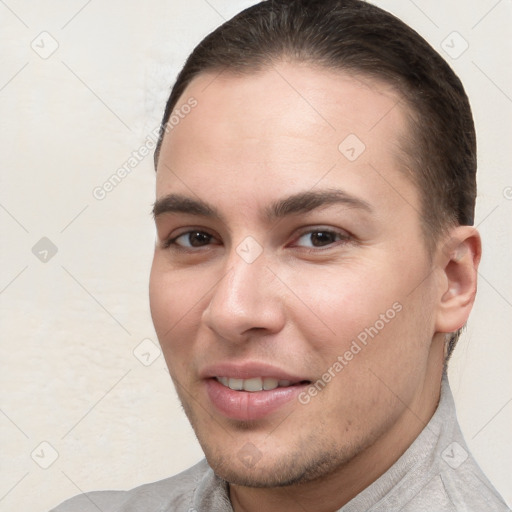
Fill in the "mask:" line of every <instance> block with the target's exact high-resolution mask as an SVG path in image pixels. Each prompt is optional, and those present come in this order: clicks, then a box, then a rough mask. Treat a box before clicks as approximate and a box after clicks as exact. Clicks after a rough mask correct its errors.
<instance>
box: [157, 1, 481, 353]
mask: <svg viewBox="0 0 512 512" xmlns="http://www.w3.org/2000/svg"><path fill="white" fill-rule="evenodd" d="M283 59H288V60H291V61H296V62H306V63H308V62H309V63H314V64H315V65H320V66H323V67H325V68H328V69H334V70H342V71H348V72H351V73H354V74H358V75H362V76H368V77H371V78H377V79H380V80H382V81H385V82H387V83H389V84H391V85H392V86H393V87H394V88H395V89H396V90H397V91H398V92H399V93H400V95H401V97H403V99H404V100H405V102H406V104H407V105H408V106H409V109H408V114H409V117H410V134H409V136H408V137H407V139H405V140H403V141H402V143H403V144H402V146H403V147H402V148H401V149H402V152H403V155H404V158H403V163H404V164H405V165H404V167H405V168H406V170H407V173H408V176H410V178H411V179H412V181H413V182H414V183H415V185H416V186H417V187H418V190H419V191H420V196H421V208H422V211H421V214H422V226H423V230H424V233H425V240H426V243H427V247H428V248H429V249H430V250H431V249H432V248H433V247H435V245H436V243H437V240H438V238H439V236H440V234H441V233H443V232H444V230H445V229H446V228H447V227H449V226H451V225H454V224H460V225H472V224H473V222H474V209H475V199H476V136H475V128H474V124H473V117H472V114H471V108H470V105H469V101H468V98H467V95H466V93H465V91H464V88H463V86H462V83H461V81H460V80H459V78H458V77H457V76H456V75H455V73H454V72H453V70H452V69H451V68H450V66H449V65H448V64H447V63H446V62H445V60H444V59H443V58H442V57H441V56H440V55H439V54H438V53H437V52H436V51H435V50H434V49H433V48H432V47H431V46H430V45H429V44H428V43H427V42H426V41H425V39H423V38H422V37H421V36H420V35H419V34H418V33H417V32H416V31H414V30H413V29H412V28H410V27H409V26H408V25H406V24H405V23H403V22H402V21H401V20H399V19H398V18H396V17H395V16H393V15H392V14H390V13H388V12H386V11H384V10H382V9H380V8H378V7H376V6H374V5H372V4H369V3H367V2H365V1H362V0H273V1H272V0H269V1H264V2H261V3H258V4H256V5H254V6H252V7H249V8H248V9H246V10H244V11H242V12H241V13H239V14H238V15H236V16H235V17H234V18H232V19H231V20H229V21H227V22H226V23H224V24H223V25H221V26H220V27H219V28H217V29H216V30H215V31H213V32H212V33H211V34H209V35H208V36H207V37H205V38H204V39H203V40H202V41H201V42H200V43H199V45H197V47H196V48H195V49H194V51H193V52H192V54H191V55H190V56H189V57H188V59H187V61H186V63H185V65H184V67H183V69H182V70H181V72H180V73H179V75H178V78H177V80H176V83H175V84H174V86H173V88H172V91H171V95H170V97H169V100H168V102H167V105H166V108H165V113H164V116H163V119H162V124H161V127H160V136H159V140H158V143H157V147H156V150H155V167H156V165H157V163H158V157H159V153H160V147H161V144H162V140H163V138H164V135H165V127H166V125H167V122H168V120H169V117H170V115H171V113H172V111H173V109H174V107H175V106H176V104H177V102H178V100H179V99H180V97H181V96H182V94H183V92H184V91H185V89H186V88H187V86H188V85H189V84H190V82H191V81H192V80H193V79H194V78H195V77H197V76H198V75H199V74H201V73H204V72H222V71H229V72H232V73H237V74H251V73H254V72H255V71H257V70H260V69H264V68H265V67H268V66H269V65H272V64H273V63H275V62H278V61H279V60H283ZM459 334H460V331H457V332H456V333H454V334H453V335H452V337H451V339H450V342H449V345H448V357H449V355H450V354H451V352H452V350H453V348H454V346H455V343H456V341H457V339H458V337H459Z"/></svg>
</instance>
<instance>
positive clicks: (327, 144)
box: [157, 63, 415, 201]
mask: <svg viewBox="0 0 512 512" xmlns="http://www.w3.org/2000/svg"><path fill="white" fill-rule="evenodd" d="M191 98H193V99H194V100H195V101H196V102H197V106H195V107H194V108H193V109H192V110H190V109H188V108H187V109H184V110H183V112H185V111H186V112H189V111H190V112H189V113H188V114H187V115H183V113H182V115H181V116H179V118H180V121H179V123H178V124H176V125H175V126H172V127H171V129H170V130H169V132H168V133H167V134H166V136H165V138H164V141H163V144H162V150H161V155H160V161H159V167H158V172H157V195H162V194H164V193H167V192H168V191H169V190H168V189H169V188H173V191H174V189H176V188H178V189H179V188H182V189H183V191H185V190H186V189H187V188H189V186H194V187H196V186H199V187H201V189H204V190H208V189H210V190H213V188H212V187H217V188H218V187H219V180H226V182H228V181H229V180H233V179H234V180H237V186H238V190H240V191H241V190H243V187H244V185H247V184H249V186H248V188H247V190H246V191H247V193H256V192H257V191H258V190H261V192H266V193H267V194H272V191H271V190H270V188H271V187H269V184H271V185H274V186H275V187H276V188H279V187H281V188H282V187H284V186H287V187H288V188H289V189H293V187H294V186H297V187H299V186H300V185H301V184H302V186H303V187H306V188H308V187H312V186H314V185H315V183H317V182H318V181H319V180H323V181H324V183H323V184H324V185H327V186H333V185H335V184H341V183H343V184H347V186H348V187H349V188H350V187H352V188H358V189H364V188H365V187H366V188H367V187H368V186H369V185H371V183H372V182H373V186H374V188H378V187H376V185H377V182H376V180H375V177H376V176H377V175H382V176H384V175H385V178H384V180H382V179H380V180H378V181H379V183H378V184H379V185H380V189H381V190H380V191H379V190H377V189H376V190H374V194H380V195H382V194H385V193H386V190H385V189H386V188H387V189H389V187H390V184H391V187H392V188H396V187H397V188H398V189H404V190H401V192H400V194H401V195H402V194H403V195H405V196H409V198H410V200H412V201H415V198H413V197H412V196H414V195H415V194H414V191H412V190H409V189H410V184H408V183H404V182H405V181H408V180H405V178H404V174H403V173H402V172H400V171H399V170H398V169H399V167H400V159H399V158H398V157H397V155H398V154H399V153H400V146H401V144H400V141H401V138H402V137H404V136H405V135H406V134H407V115H406V107H405V106H404V103H403V101H401V97H400V95H399V94H398V93H397V92H396V91H395V90H394V89H393V88H392V87H391V86H390V85H388V84H386V83H384V82H382V81H378V80H375V79H371V78H368V77H362V76H354V75H349V74H347V73H345V72H341V71H332V70H327V69H325V68H321V67H316V66H313V65H311V64H297V63H280V64H276V65H274V66H272V67H268V68H264V69H263V70H260V71H258V72H254V73H252V74H245V75H234V74H233V73H230V72H221V73H218V72H217V73H204V74H201V75H199V76H198V77H196V78H195V79H194V80H193V81H192V82H191V84H189V86H188V87H187V89H186V90H185V91H184V93H183V95H182V97H181V98H180V100H179V102H178V104H177V105H176V108H175V112H177V113H180V109H182V107H183V105H185V104H186V103H187V102H190V100H191ZM170 170H172V172H169V171H170ZM331 171H334V172H331ZM177 176H178V177H180V176H181V177H184V176H186V183H181V182H180V180H179V179H177V178H176V177H177ZM386 182H387V184H386ZM262 183H264V184H266V189H265V185H263V188H261V187H262V185H261V184H262ZM251 187H252V188H251ZM258 187H260V188H259V189H258ZM405 189H408V190H405ZM290 191H291V192H294V191H293V190H290ZM359 191H361V190H359ZM387 192H389V191H387Z"/></svg>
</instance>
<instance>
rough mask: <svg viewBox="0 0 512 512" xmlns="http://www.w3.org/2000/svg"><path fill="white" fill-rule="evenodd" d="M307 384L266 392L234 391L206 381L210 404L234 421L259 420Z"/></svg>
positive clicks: (285, 402)
mask: <svg viewBox="0 0 512 512" xmlns="http://www.w3.org/2000/svg"><path fill="white" fill-rule="evenodd" d="M306 387H307V384H297V385H295V386H287V387H282V388H275V389H272V390H268V391H234V390H233V389H230V388H228V387H226V386H224V385H222V384H221V383H220V382H219V381H218V380H217V379H208V380H206V391H207V393H208V396H209V398H210V400H211V402H212V403H213V404H214V405H215V407H216V408H217V409H218V410H219V411H220V412H221V413H222V414H224V416H227V417H228V418H231V419H234V420H240V421H252V420H259V419H261V418H263V417H265V416H267V415H269V414H271V413H272V412H274V411H277V410H278V409H280V408H281V407H283V406H284V405H285V404H287V403H288V402H291V401H292V400H293V399H296V398H297V396H298V395H299V394H300V393H301V391H303V390H304V388H306Z"/></svg>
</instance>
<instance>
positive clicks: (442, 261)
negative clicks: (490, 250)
mask: <svg viewBox="0 0 512 512" xmlns="http://www.w3.org/2000/svg"><path fill="white" fill-rule="evenodd" d="M481 255H482V242H481V239H480V234H479V233H478V231H477V230H476V229H475V228H473V227H472V226H457V227H455V228H453V229H451V230H450V232H449V234H448V235H447V236H446V237H445V238H444V240H443V242H442V243H441V244H440V247H439V248H438V254H437V258H438V264H439V268H440V271H441V275H442V279H440V281H439V283H440V284H439V286H440V288H439V302H438V308H437V316H436V332H454V331H456V330H457V329H460V328H461V327H462V326H463V325H464V324H465V323H466V321H467V319H468V317H469V313H470V312H471V309H472V308H473V303H474V301H475V295H476V283H477V275H478V273H477V270H478V264H479V263H480V257H481Z"/></svg>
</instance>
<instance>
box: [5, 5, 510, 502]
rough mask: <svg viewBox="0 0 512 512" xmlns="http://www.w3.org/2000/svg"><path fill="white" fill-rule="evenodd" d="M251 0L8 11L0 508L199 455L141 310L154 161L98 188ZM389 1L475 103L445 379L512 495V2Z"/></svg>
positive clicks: (173, 469) (141, 476)
mask: <svg viewBox="0 0 512 512" xmlns="http://www.w3.org/2000/svg"><path fill="white" fill-rule="evenodd" d="M252 3H254V2H249V1H245V2H241V1H231V2H230V1H228V0H208V1H206V0H187V1H186V2H185V1H182V2H177V1H175V0H149V1H146V2H135V1H133V0H129V1H126V0H124V1H121V0H106V1H98V0H92V1H85V0H84V1H80V2H78V1H66V2H64V1H62V0H60V1H59V0H48V1H46V2H27V1H22V0H5V1H2V2H0V112H1V113H0V130H1V134H0V146H1V147H0V158H1V168H2V183H1V188H0V219H1V226H2V252H1V265H0V269H1V270H0V291H1V293H0V300H1V302H2V324H1V329H2V356H1V357H2V371H1V376H0V384H1V400H0V408H1V412H0V436H1V440H2V461H1V478H0V512H4V511H5V512H7V511H12V510H17V511H31V512H34V511H35V512H37V511H45V510H48V509H49V508H51V507H52V506H54V505H56V504H57V503H59V502H60V501H62V500H64V499H65V498H67V497H69V496H71V495H74V494H76V493H78V492H80V491H81V490H84V491H85V490H92V489H107V488H129V487H133V486H135V485H137V484H140V483H143V482H149V481H154V480H157V479H161V478H164V477H166V476H169V475H172V474H175V473H177V472H179V471H181V470H183V469H185V468H186V467H188V466H190V465H191V464H192V463H194V462H195V461H196V460H198V459H199V458H200V457H201V450H200V448H199V447H198V445H197V442H196V441H195V438H194V435H193V433H192V432H191V429H190V427H189V425H188V423H187V420H186V418H185V416H184V414H183V412H182V411H181V409H180V406H179V405H178V403H177V400H176V395H175V393H174V390H173V388H172V385H171V382H170V378H169V376H168V374H167V372H166V369H165V364H164V361H163V358H162V357H161V356H159V352H158V349H157V347H156V345H155V344H154V342H156V337H155V334H154V331H153V328H152V324H151V318H150V314H149V308H148V297H147V296H148V284H147V282H148V273H149V268H150V263H151V255H152V245H153V243H154V237H155V234H154V227H153V225H152V222H151V218H150V215H149V212H150V209H151V203H152V201H153V199H154V197H153V187H154V172H153V168H152V157H151V156H148V157H146V158H145V159H143V160H142V161H141V162H140V163H137V166H135V167H134V168H133V170H132V171H131V173H130V174H128V175H127V176H126V177H125V178H124V179H123V180H122V181H121V182H120V183H119V184H118V185H117V186H116V187H115V188H114V189H113V190H111V191H110V192H109V193H108V194H106V196H105V198H104V199H103V200H98V199H96V198H95V197H94V196H93V190H94V188H95V187H98V186H101V185H102V184H103V183H104V182H105V181H106V180H108V178H109V177H110V176H111V175H112V174H113V173H114V172H115V171H116V170H117V169H118V168H119V167H121V166H122V165H123V164H124V163H126V162H127V160H128V159H129V158H130V156H131V155H132V152H133V151H136V150H137V149H138V148H139V147H140V146H141V145H142V144H143V143H144V141H145V139H146V135H147V134H149V133H150V132H151V131H152V130H153V129H154V128H155V127H156V125H157V123H158V121H159V118H160V116H161V113H162V108H163V104H164V101H165V99H166V96H167V94H168V90H169V87H170V85H171V83H172V81H173V80H174V78H175V76H176V74H177V72H178V71H179V69H180V67H181V65H182V63H183V61H184V59H185V57H186V56H187V54H188V52H189V51H190V50H191V49H192V48H193V46H194V45H195V44H196V43H197V42H199V40H200V39H201V38H202V37H203V36H204V35H206V33H208V32H209V31H211V30H212V29H213V28H214V27H216V26H217V25H218V24H220V23H221V22H222V21H223V19H225V18H226V19H227V18H229V17H230V16H231V15H232V14H234V13H236V12H238V11H239V10H240V9H241V8H242V7H244V6H247V5H249V4H252ZM378 4H379V5H381V6H383V7H385V8H387V9H388V10H391V11H392V12H394V13H396V14H397V15H398V16H399V17H401V18H402V19H404V21H406V22H407V23H409V24H410V25H412V26H413V27H414V28H415V29H416V30H418V31H419V32H420V33H421V34H422V35H423V36H425V37H426V38H427V39H428V40H429V41H430V42H431V44H432V45H433V46H434V47H435V48H437V49H438V50H439V51H440V52H441V53H442V54H444V55H445V57H446V58H447V60H448V61H449V62H450V63H451V64H452V66H453V67H454V68H455V70H456V72H457V73H458V74H459V75H460V77H461V79H462V81H463V82H464V84H465V86H466V88H467V92H468V94H469V96H470V99H471V102H472V105H473V109H474V115H475V120H476V125H477V129H478V135H479V166H480V168H479V173H480V174H479V197H478V207H477V223H478V224H479V228H480V229H481V232H482V235H483V240H484V248H485V252H484V257H483V262H482V266H481V270H480V285H479V295H478V299H477V303H476V305H475V310H474V314H473V317H472V319H471V322H470V324H469V328H468V330H467V332H466V334H465V335H464V337H463V339H462V340H461V342H460V345H459V347H458V348H457V351H456V354H455V356H454V360H453V362H452V365H451V369H450V377H451V382H452V388H453V392H454V394H455V398H456V402H457V406H458V413H459V418H460V422H461V425H462V428H463V431H464V433H465V435H466V438H467V441H468V443H469V445H470V448H471V449H472V451H473V452H474V455H475V456H476V458H477V460H478V461H479V463H480V465H481V466H482V468H483V469H484V471H485V472H486V473H487V475H488V476H489V478H490V479H491V480H492V481H493V483H494V484H495V486H496V487H497V488H498V489H499V491H500V492H501V493H502V494H503V495H504V497H505V498H506V499H507V501H508V502H509V503H512V486H510V475H511V473H512V442H511V434H510V425H511V424H512V403H511V401H512V385H511V377H510V375H511V370H512V348H511V336H510V330H511V327H512V326H511V318H512V315H511V311H512V292H511V290H512V282H511V281H512V274H511V268H510V254H512V244H511V239H512V237H511V227H510V219H511V218H512V216H511V213H512V188H511V187H512V175H511V168H512V162H511V151H510V146H511V140H512V133H511V128H510V127H511V122H510V121H511V118H512V100H511V97H512V79H511V78H512V77H511V72H512V66H511V62H510V55H511V51H512V48H511V46H512V45H511V41H512V39H511V38H510V26H511V23H512V15H511V14H512V3H511V2H510V1H509V0H502V1H497V0H472V1H462V0H459V1H454V0H451V1H442V0H436V1H432V0H430V1H427V0H415V1H412V0H403V1H401V2H396V1H392V0H380V1H379V2H378ZM454 31H456V32H458V33H459V34H460V36H461V37H462V38H463V39H461V38H460V37H459V36H457V35H453V34H452V33H453V32H454ZM42 32H46V34H44V33H43V34H42V35H41V33H42ZM447 37H448V39H446V38H447ZM443 41H445V43H444V45H445V46H444V47H445V48H447V49H449V51H450V52H451V54H452V57H450V56H449V55H447V54H446V53H445V52H444V50H443V48H442V45H443ZM464 41H467V44H469V47H468V48H467V50H466V51H464V53H462V54H461V55H460V56H459V55H458V53H460V52H461V51H462V50H463V49H464V44H465V43H464ZM57 44H58V47H57V48H54V47H56V46H57ZM450 47H451V48H450ZM52 50H55V51H54V53H52V54H51V55H50V53H51V52H52ZM453 56H457V58H453ZM43 237H47V238H48V239H49V240H51V242H52V244H53V245H54V246H55V247H56V248H57V253H56V254H55V255H52V248H51V246H50V245H48V241H43V242H39V245H37V246H36V249H34V252H35V253H36V254H34V253H33V250H32V248H33V247H34V246H35V245H36V243H38V241H39V240H40V239H41V238H43ZM45 251H48V252H45ZM41 258H42V259H43V260H44V259H45V258H46V259H47V261H46V262H45V261H41ZM148 339H149V341H147V340H148ZM142 340H146V341H145V342H144V344H143V345H142V346H140V347H139V344H140V343H141V342H142ZM136 347H139V348H138V349H137V348H136ZM134 350H135V354H134ZM137 355H138V358H137V357H136V356H137ZM141 360H142V362H141ZM150 362H151V364H149V363H150ZM143 363H145V364H146V365H147V366H146V365H145V364H143ZM41 443H44V444H41ZM57 455H58V456H57ZM55 457H57V458H56V459H55ZM54 459H55V460H54ZM44 466H48V467H47V469H43V467H44Z"/></svg>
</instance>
